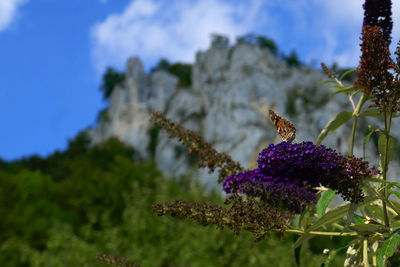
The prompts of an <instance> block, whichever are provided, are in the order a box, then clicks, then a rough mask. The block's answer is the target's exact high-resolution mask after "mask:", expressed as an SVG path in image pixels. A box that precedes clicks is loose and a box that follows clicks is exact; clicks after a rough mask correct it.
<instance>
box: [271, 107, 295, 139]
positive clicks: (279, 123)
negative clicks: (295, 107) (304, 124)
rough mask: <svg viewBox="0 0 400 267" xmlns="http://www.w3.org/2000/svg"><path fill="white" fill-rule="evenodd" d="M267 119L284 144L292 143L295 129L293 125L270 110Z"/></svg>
mask: <svg viewBox="0 0 400 267" xmlns="http://www.w3.org/2000/svg"><path fill="white" fill-rule="evenodd" d="M269 117H270V119H271V121H272V123H273V124H274V125H275V126H276V129H277V130H278V133H279V135H280V136H281V138H282V140H283V141H284V142H292V141H293V140H294V139H295V138H296V127H294V125H293V123H291V122H290V121H289V120H287V119H285V118H282V117H281V116H279V115H278V114H276V113H275V112H274V111H273V110H272V109H270V110H269Z"/></svg>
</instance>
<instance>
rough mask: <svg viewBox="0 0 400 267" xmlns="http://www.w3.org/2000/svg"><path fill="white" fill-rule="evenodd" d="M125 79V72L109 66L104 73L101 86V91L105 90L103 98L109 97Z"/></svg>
mask: <svg viewBox="0 0 400 267" xmlns="http://www.w3.org/2000/svg"><path fill="white" fill-rule="evenodd" d="M124 79H125V74H124V73H122V72H118V71H116V70H114V69H113V68H108V69H107V71H106V72H105V73H104V74H103V83H102V85H101V86H100V91H102V92H103V99H108V98H109V97H110V96H111V93H112V92H113V90H114V88H115V86H116V85H117V84H119V83H121V82H122V81H123V80H124Z"/></svg>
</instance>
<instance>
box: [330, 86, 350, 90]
mask: <svg viewBox="0 0 400 267" xmlns="http://www.w3.org/2000/svg"><path fill="white" fill-rule="evenodd" d="M328 87H331V88H337V89H339V90H344V89H347V88H346V87H344V86H343V85H329V86H328Z"/></svg>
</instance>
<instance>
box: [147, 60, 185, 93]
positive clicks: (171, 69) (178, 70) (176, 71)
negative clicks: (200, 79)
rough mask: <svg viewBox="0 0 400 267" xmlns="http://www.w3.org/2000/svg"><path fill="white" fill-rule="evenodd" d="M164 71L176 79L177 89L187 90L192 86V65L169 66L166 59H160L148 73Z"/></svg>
mask: <svg viewBox="0 0 400 267" xmlns="http://www.w3.org/2000/svg"><path fill="white" fill-rule="evenodd" d="M157 70H164V71H166V72H168V73H170V74H172V75H174V76H175V77H177V78H178V87H181V88H189V87H191V86H192V65H191V64H184V63H175V64H171V63H169V62H168V60H166V59H164V58H163V59H161V60H160V61H159V62H158V63H157V65H156V66H155V67H153V68H152V69H151V71H150V72H155V71H157Z"/></svg>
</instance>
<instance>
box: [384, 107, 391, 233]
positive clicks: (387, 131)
mask: <svg viewBox="0 0 400 267" xmlns="http://www.w3.org/2000/svg"><path fill="white" fill-rule="evenodd" d="M389 110H390V111H389V117H387V115H388V114H387V113H386V110H385V111H384V116H385V136H386V140H385V151H384V153H383V166H382V168H383V170H382V171H383V174H382V179H383V180H384V181H386V179H387V169H388V163H389V161H388V155H389V140H390V126H391V124H392V114H393V112H392V109H391V108H390V109H389ZM384 187H385V190H384V193H383V195H384V197H385V198H386V199H387V197H388V192H387V191H388V190H387V184H386V183H385V184H384ZM382 204H383V214H384V219H385V225H386V226H387V227H389V228H390V224H389V217H388V213H387V207H386V202H385V201H383V202H382Z"/></svg>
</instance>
